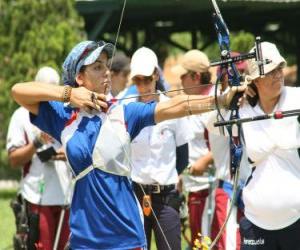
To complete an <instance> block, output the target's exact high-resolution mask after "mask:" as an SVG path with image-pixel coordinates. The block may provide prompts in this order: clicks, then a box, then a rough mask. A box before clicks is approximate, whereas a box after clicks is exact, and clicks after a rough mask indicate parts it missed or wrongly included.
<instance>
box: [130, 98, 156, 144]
mask: <svg viewBox="0 0 300 250" xmlns="http://www.w3.org/2000/svg"><path fill="white" fill-rule="evenodd" d="M156 104H157V103H156V102H149V103H142V102H131V103H129V104H127V105H124V116H125V123H126V125H127V131H128V133H129V134H130V138H131V140H133V139H134V138H135V137H136V136H137V135H138V134H139V133H140V131H141V130H142V129H143V128H144V127H147V126H153V125H155V121H154V111H155V107H156Z"/></svg>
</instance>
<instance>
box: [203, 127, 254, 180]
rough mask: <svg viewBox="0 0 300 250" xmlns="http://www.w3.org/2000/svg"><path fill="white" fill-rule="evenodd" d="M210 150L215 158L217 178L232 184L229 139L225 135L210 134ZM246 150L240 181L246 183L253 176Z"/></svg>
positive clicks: (241, 164) (241, 165)
mask: <svg viewBox="0 0 300 250" xmlns="http://www.w3.org/2000/svg"><path fill="white" fill-rule="evenodd" d="M209 145H210V150H211V152H212V154H213V158H214V166H215V167H216V173H215V177H216V178H217V179H221V180H223V181H226V182H230V183H232V178H231V174H230V165H231V164H230V151H229V150H230V146H229V138H228V137H225V136H223V135H216V134H213V133H209ZM245 151H246V149H245V150H244V151H243V156H242V159H241V163H240V176H239V177H240V178H239V179H240V181H241V182H243V183H245V182H246V180H247V179H248V177H249V176H250V174H251V165H250V163H249V162H248V156H247V154H246V152H245Z"/></svg>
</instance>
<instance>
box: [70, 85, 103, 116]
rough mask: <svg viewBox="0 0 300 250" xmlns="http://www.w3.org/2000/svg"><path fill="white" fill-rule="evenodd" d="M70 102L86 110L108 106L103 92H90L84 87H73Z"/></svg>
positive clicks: (99, 109)
mask: <svg viewBox="0 0 300 250" xmlns="http://www.w3.org/2000/svg"><path fill="white" fill-rule="evenodd" d="M70 103H71V104H72V105H73V106H75V107H77V108H81V109H84V110H86V111H88V110H92V109H95V110H98V111H101V110H102V109H104V110H106V109H107V108H108V104H107V102H106V97H105V95H104V94H99V93H96V92H92V91H90V90H88V89H86V88H85V87H78V88H73V89H72V93H71V97H70Z"/></svg>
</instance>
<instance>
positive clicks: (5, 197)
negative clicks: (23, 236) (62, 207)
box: [0, 189, 187, 250]
mask: <svg viewBox="0 0 300 250" xmlns="http://www.w3.org/2000/svg"><path fill="white" fill-rule="evenodd" d="M15 196H16V190H14V189H12V190H0V250H12V249H13V243H12V237H13V234H14V232H15V230H16V227H15V218H14V215H13V212H12V210H11V208H10V206H9V203H10V201H11V199H12V198H14V197H15ZM181 245H182V248H181V249H183V250H184V249H186V248H187V243H186V242H185V240H184V239H183V238H182V244H181ZM156 249H157V248H156V245H155V240H154V235H153V236H152V243H151V250H156Z"/></svg>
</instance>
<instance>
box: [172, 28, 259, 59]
mask: <svg viewBox="0 0 300 250" xmlns="http://www.w3.org/2000/svg"><path fill="white" fill-rule="evenodd" d="M208 39H210V41H211V38H207V37H203V35H202V34H201V33H200V32H198V33H197V40H198V44H197V49H200V50H203V51H204V52H205V53H206V54H207V55H208V57H209V58H210V59H211V60H213V59H216V60H218V59H219V58H220V49H219V45H218V44H217V37H216V39H215V40H214V41H211V42H210V41H208ZM171 40H173V41H174V42H176V43H177V44H179V45H181V46H183V47H185V48H187V49H192V47H191V44H192V37H191V34H190V33H189V32H182V33H175V34H173V35H172V36H171ZM230 42H231V45H230V47H231V50H232V51H239V52H244V53H245V52H248V51H249V50H250V49H251V48H252V47H253V46H254V42H255V38H254V36H253V35H252V34H251V33H249V32H244V31H240V32H237V33H232V34H231V35H230ZM205 44H208V46H205ZM204 46H205V47H204ZM169 53H171V54H179V53H183V51H182V50H179V49H178V48H171V49H170V50H169Z"/></svg>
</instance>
